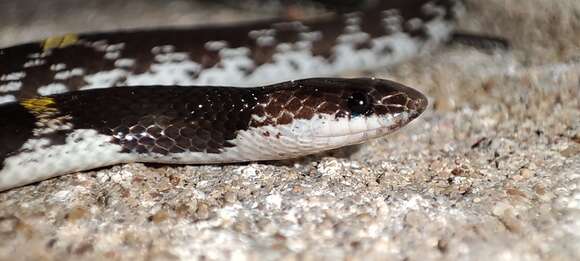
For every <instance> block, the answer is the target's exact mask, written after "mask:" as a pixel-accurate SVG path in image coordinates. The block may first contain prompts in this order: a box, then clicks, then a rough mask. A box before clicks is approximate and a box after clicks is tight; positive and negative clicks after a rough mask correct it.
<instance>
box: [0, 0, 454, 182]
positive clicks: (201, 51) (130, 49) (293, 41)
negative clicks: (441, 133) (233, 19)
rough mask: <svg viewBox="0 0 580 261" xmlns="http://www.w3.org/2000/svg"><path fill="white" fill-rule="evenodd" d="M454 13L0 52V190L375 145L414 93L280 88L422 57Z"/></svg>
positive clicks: (399, 5) (396, 13) (184, 31)
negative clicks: (100, 173) (98, 174)
mask: <svg viewBox="0 0 580 261" xmlns="http://www.w3.org/2000/svg"><path fill="white" fill-rule="evenodd" d="M460 7H461V2H459V1H453V0H433V1H425V0H410V1H403V0H392V1H379V3H377V6H375V7H374V8H372V9H369V10H365V11H362V12H355V13H349V14H344V15H336V16H333V17H326V18H321V19H317V20H313V21H308V22H296V21H293V22H288V21H264V22H257V23H249V24H241V25H231V26H222V27H199V28H177V29H176V28H172V29H158V30H148V31H130V32H113V33H94V34H81V35H65V36H62V37H54V38H49V39H47V40H45V41H42V42H37V43H30V44H23V45H18V46H13V47H9V48H5V49H0V191H2V190H6V189H10V188H13V187H17V186H21V185H26V184H30V183H32V182H35V181H40V180H44V179H47V178H50V177H54V176H59V175H63V174H67V173H71V172H75V171H82V170H88V169H92V168H97V167H102V166H109V165H112V164H118V163H125V162H160V163H179V164H200V163H225V162H241V161H257V160H275V159H284V158H291V157H297V156H301V155H306V154H311V153H315V152H319V151H323V150H327V149H332V148H336V147H340V146H345V145H349V144H355V143H361V142H364V141H365V140H368V139H370V138H375V137H379V136H382V135H385V134H387V133H389V132H392V131H393V130H396V129H398V128H400V127H402V126H404V125H405V124H407V123H408V122H409V121H411V120H412V119H414V118H416V117H417V116H418V115H419V114H420V113H421V112H422V111H423V110H424V109H425V107H426V104H427V100H426V98H425V97H424V96H423V95H422V94H421V93H419V92H417V91H415V90H413V89H411V88H409V87H406V86H403V85H401V84H398V83H395V82H391V81H387V80H380V79H338V78H310V79H304V80H292V81H286V82H281V81H284V80H291V79H296V78H308V77H320V76H330V75H335V74H338V73H341V72H345V71H351V70H364V69H369V68H376V67H382V66H388V65H390V64H394V63H398V62H400V61H402V60H404V59H407V58H409V57H412V56H414V55H417V54H419V53H421V52H425V51H428V50H430V49H432V48H433V47H435V46H436V45H437V44H438V43H440V42H442V41H444V40H445V39H446V38H447V37H448V36H449V33H450V32H451V28H452V22H453V20H454V19H455V17H456V16H457V13H458V12H457V10H459V9H460ZM274 82H281V83H277V84H273V83H274ZM193 85H195V87H193ZM256 85H259V86H260V87H251V86H256ZM115 86H124V88H108V87H115ZM218 86H219V87H218ZM224 86H237V87H238V88H235V87H224ZM239 86H245V88H239Z"/></svg>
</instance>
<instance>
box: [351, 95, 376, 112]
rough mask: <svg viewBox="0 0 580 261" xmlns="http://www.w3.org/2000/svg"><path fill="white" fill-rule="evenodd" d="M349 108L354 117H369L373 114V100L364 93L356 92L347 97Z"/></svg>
mask: <svg viewBox="0 0 580 261" xmlns="http://www.w3.org/2000/svg"><path fill="white" fill-rule="evenodd" d="M347 106H348V108H349V110H350V113H351V115H352V116H359V115H369V114H370V113H371V112H372V99H371V97H370V96H369V95H367V94H366V93H362V92H354V93H352V94H351V95H350V96H348V97H347Z"/></svg>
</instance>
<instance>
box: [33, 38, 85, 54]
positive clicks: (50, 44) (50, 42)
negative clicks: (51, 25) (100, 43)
mask: <svg viewBox="0 0 580 261" xmlns="http://www.w3.org/2000/svg"><path fill="white" fill-rule="evenodd" d="M78 40H79V37H78V36H77V35H76V34H65V35H63V36H54V37H49V38H46V40H44V41H43V42H42V44H41V46H42V49H44V50H45V51H46V50H48V49H53V48H64V47H67V46H69V45H72V44H74V43H76V42H78Z"/></svg>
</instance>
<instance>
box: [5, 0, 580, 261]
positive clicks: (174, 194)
mask: <svg viewBox="0 0 580 261" xmlns="http://www.w3.org/2000/svg"><path fill="white" fill-rule="evenodd" d="M32 2H33V1H10V2H8V1H2V2H0V17H1V18H0V19H2V21H0V46H7V45H10V44H14V43H18V42H24V41H29V40H35V39H40V38H43V37H47V36H49V35H52V34H62V33H67V32H70V31H73V32H75V31H94V30H110V29H118V28H134V27H151V26H158V25H183V24H192V23H213V22H223V21H234V20H237V19H239V17H240V13H241V12H240V11H239V10H221V9H215V10H214V9H211V8H215V7H211V8H210V9H202V10H200V9H201V7H200V6H199V5H197V4H195V3H189V2H185V1H171V2H163V1H150V2H141V1H120V2H119V3H117V2H113V1H108V2H106V3H107V5H105V6H103V5H102V4H103V3H101V2H99V1H76V0H74V1H73V0H58V1H42V2H38V3H36V2H35V3H34V5H33V6H31V5H30V4H31V3H32ZM26 3H27V4H26ZM164 3H167V4H164ZM66 4H68V5H69V6H67V5H66ZM63 6H67V7H70V8H63ZM71 6H72V7H71ZM243 13H244V14H247V16H246V18H248V19H250V18H258V17H265V16H267V15H268V13H266V14H262V13H258V12H257V11H256V10H254V11H252V10H245V11H244V12H243ZM270 13H274V11H273V12H270ZM460 27H461V28H463V29H465V30H470V31H475V32H483V33H488V34H492V35H501V36H503V37H506V38H508V39H509V40H510V41H511V43H512V45H513V50H512V51H510V52H504V51H499V50H498V51H492V52H482V51H479V50H475V49H472V48H469V47H461V46H449V47H444V48H442V49H440V50H439V51H437V52H436V53H433V54H429V55H424V56H422V57H419V58H417V59H414V60H412V61H410V62H408V63H405V64H402V65H400V66H398V67H395V68H391V69H390V70H388V71H387V70H377V71H374V72H358V73H353V74H349V76H354V75H371V74H372V75H376V76H380V77H386V78H390V79H394V80H397V81H400V82H403V83H406V84H407V85H410V86H414V87H416V88H418V89H421V90H422V91H424V92H425V93H427V94H428V95H429V97H430V100H431V108H430V110H429V111H428V112H427V113H425V115H424V116H423V117H421V118H420V119H419V120H417V121H416V122H414V123H413V124H411V125H410V126H408V127H407V128H405V129H403V130H402V131H400V132H398V133H396V134H394V135H390V136H388V137H386V138H383V139H379V140H374V141H371V142H369V143H367V144H364V145H360V146H355V147H349V148H345V149H341V150H337V151H333V152H330V153H326V154H323V155H315V156H309V157H306V158H303V159H298V160H294V161H285V162H267V163H253V164H238V165H223V166H220V165H207V166H166V165H155V166H150V165H143V164H127V165H121V166H114V167H111V168H104V169H101V170H96V171H88V172H84V173H79V174H74V175H67V176H63V177H60V178H55V179H52V180H48V181H44V182H40V183H38V184H36V185H32V186H26V187H23V188H19V189H14V190H11V191H8V192H3V193H0V259H2V260H8V259H10V260H18V259H21V260H23V259H31V260H37V259H41V260H67V259H71V260H77V259H81V258H82V259H87V260H103V259H106V260H129V259H148V260H178V259H209V260H219V259H239V260H257V259H259V260H271V259H285V260H294V259H306V260H319V259H326V260H334V259H336V258H340V259H349V260H366V259H368V258H371V259H392V260H447V259H450V260H578V259H580V101H579V98H578V97H579V95H580V47H579V46H580V44H579V43H580V34H579V33H578V32H580V2H578V1H577V0H559V1H543V0H488V1H470V3H469V5H468V9H467V15H466V16H465V17H464V18H463V19H462V21H461V22H460ZM0 62H2V61H0Z"/></svg>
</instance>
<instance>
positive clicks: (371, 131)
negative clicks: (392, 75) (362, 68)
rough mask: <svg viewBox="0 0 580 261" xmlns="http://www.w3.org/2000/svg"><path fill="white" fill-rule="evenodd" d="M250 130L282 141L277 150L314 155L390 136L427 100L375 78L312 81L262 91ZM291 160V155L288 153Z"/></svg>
mask: <svg viewBox="0 0 580 261" xmlns="http://www.w3.org/2000/svg"><path fill="white" fill-rule="evenodd" d="M265 93H266V94H265V95H263V96H262V99H261V100H260V101H259V102H258V104H257V105H256V108H255V115H254V118H253V120H252V122H251V123H250V126H253V127H256V128H261V127H264V129H267V132H268V133H277V135H275V136H276V137H279V138H280V137H281V139H282V141H280V143H281V144H280V145H279V146H280V147H284V146H286V147H289V148H287V150H288V151H289V153H290V154H291V152H292V151H294V150H295V151H301V152H302V154H304V151H306V150H308V151H310V152H317V151H322V150H326V149H332V148H336V147H340V146H344V145H350V144H357V143H362V142H365V141H367V140H369V139H372V138H376V137H380V136H383V135H386V134H389V133H391V132H393V131H395V130H397V129H400V128H401V127H403V126H405V125H406V124H407V123H409V122H410V121H412V120H413V119H415V118H417V117H418V116H419V115H420V114H421V113H422V112H423V111H424V110H425V109H426V107H427V98H426V97H425V96H424V95H423V94H422V93H420V92H419V91H417V90H415V89H413V88H410V87H407V86H404V85H402V84H399V83H396V82H393V81H388V80H382V79H375V78H356V79H338V78H312V79H304V80H298V81H292V82H288V83H286V84H284V85H276V86H275V87H274V86H272V87H265ZM290 156H295V154H292V155H290Z"/></svg>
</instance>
